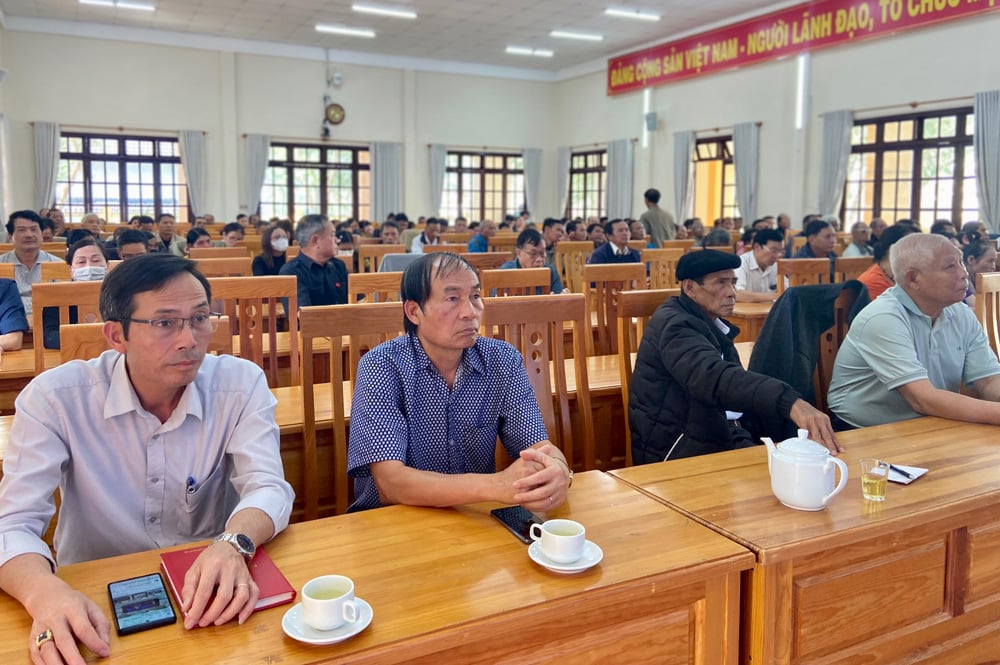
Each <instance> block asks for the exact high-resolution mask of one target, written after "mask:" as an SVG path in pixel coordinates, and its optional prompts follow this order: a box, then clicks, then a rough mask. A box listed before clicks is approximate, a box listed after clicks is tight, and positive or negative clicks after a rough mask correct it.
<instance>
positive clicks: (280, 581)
mask: <svg viewBox="0 0 1000 665" xmlns="http://www.w3.org/2000/svg"><path fill="white" fill-rule="evenodd" d="M206 547H207V545H202V546H200V547H192V548H191V549H187V550H176V551H174V552H163V553H162V554H160V567H161V568H162V569H163V573H164V575H165V576H166V578H167V583H168V584H169V585H170V589H171V591H173V592H174V598H176V599H177V604H178V605H181V604H183V602H184V601H183V600H182V599H181V589H183V588H184V576H185V575H186V574H187V571H188V568H190V567H191V565H192V564H193V563H194V560H195V559H197V558H198V555H199V554H201V551H202V550H203V549H205V548H206ZM250 577H252V578H253V581H254V582H256V583H257V586H258V587H259V588H260V598H259V599H258V600H257V605H256V606H255V607H254V610H255V611H256V610H264V609H267V608H268V607H274V606H275V605H284V604H285V603H290V602H292V601H293V600H295V589H294V588H292V585H291V584H289V583H288V580H287V579H285V576H284V575H283V574H282V573H281V570H279V569H278V567H277V566H276V565H274V561H272V560H271V557H269V556H268V555H267V552H265V551H264V549H263V548H261V547H258V548H257V553H256V554H254V557H253V559H252V560H251V561H250Z"/></svg>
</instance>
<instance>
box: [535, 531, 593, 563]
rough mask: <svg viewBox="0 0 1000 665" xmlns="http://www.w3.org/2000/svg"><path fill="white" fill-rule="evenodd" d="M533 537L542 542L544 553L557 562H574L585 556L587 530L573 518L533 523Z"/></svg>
mask: <svg viewBox="0 0 1000 665" xmlns="http://www.w3.org/2000/svg"><path fill="white" fill-rule="evenodd" d="M530 533H531V539H532V540H539V541H541V543H542V553H543V554H545V556H546V557H548V558H549V559H550V560H552V561H554V562H555V563H573V562H574V561H576V560H577V559H579V558H580V557H582V556H583V547H584V545H586V544H587V530H586V529H584V528H583V525H582V524H580V523H579V522H574V521H573V520H548V521H547V522H545V523H544V524H532V525H531V529H530Z"/></svg>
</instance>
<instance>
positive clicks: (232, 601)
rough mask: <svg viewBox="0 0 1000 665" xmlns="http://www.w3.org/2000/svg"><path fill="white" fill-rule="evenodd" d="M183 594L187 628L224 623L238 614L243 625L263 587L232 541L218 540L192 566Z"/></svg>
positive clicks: (182, 607)
mask: <svg viewBox="0 0 1000 665" xmlns="http://www.w3.org/2000/svg"><path fill="white" fill-rule="evenodd" d="M213 595H214V596H215V600H214V601H212V597H213ZM181 596H183V597H184V604H183V605H182V606H181V612H183V613H184V627H185V628H194V627H195V626H201V627H205V626H208V625H210V624H215V625H216V626H221V625H222V624H224V623H226V622H227V621H230V620H231V619H232V618H233V617H235V616H239V623H240V624H242V623H243V622H244V621H246V620H247V618H249V616H250V614H251V613H252V612H253V608H254V605H256V604H257V598H259V597H260V589H258V588H257V584H256V583H255V582H254V581H253V578H251V577H250V570H249V569H248V568H247V564H246V562H245V561H244V560H243V557H242V556H241V555H240V554H239V553H238V552H237V551H236V550H235V549H234V548H233V547H232V546H231V545H230V544H229V543H226V542H217V543H213V544H211V545H209V546H208V547H206V548H205V550H204V551H203V552H202V553H201V554H200V555H198V558H197V559H195V562H194V564H192V566H191V568H189V569H188V572H187V575H185V576H184V590H183V591H181ZM209 601H212V603H211V604H209Z"/></svg>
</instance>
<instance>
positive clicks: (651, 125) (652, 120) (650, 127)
mask: <svg viewBox="0 0 1000 665" xmlns="http://www.w3.org/2000/svg"><path fill="white" fill-rule="evenodd" d="M658 120H659V119H658V118H657V116H656V111H650V112H649V113H647V114H646V131H647V132H655V131H656V125H657V122H658Z"/></svg>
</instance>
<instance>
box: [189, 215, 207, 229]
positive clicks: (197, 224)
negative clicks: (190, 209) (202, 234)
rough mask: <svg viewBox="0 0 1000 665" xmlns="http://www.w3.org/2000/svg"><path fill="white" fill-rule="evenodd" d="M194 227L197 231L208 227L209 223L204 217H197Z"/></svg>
mask: <svg viewBox="0 0 1000 665" xmlns="http://www.w3.org/2000/svg"><path fill="white" fill-rule="evenodd" d="M192 226H193V227H194V228H196V229H203V228H205V227H206V226H208V222H206V221H205V218H204V217H195V218H194V222H193V223H192Z"/></svg>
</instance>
